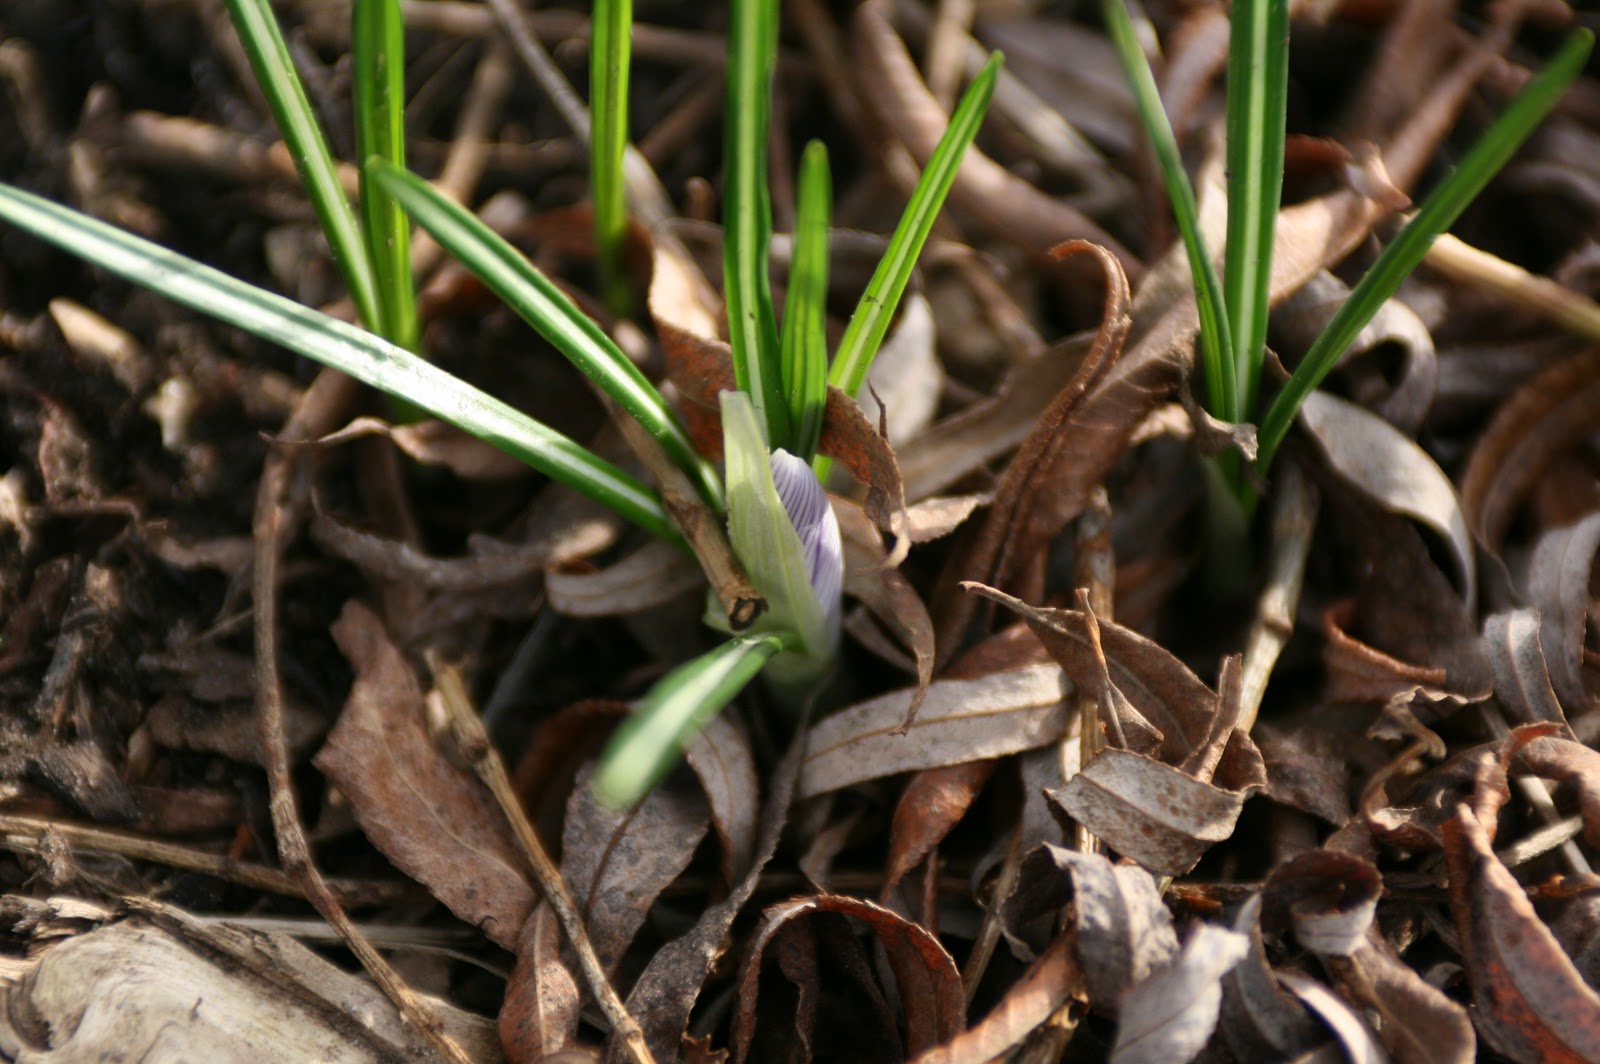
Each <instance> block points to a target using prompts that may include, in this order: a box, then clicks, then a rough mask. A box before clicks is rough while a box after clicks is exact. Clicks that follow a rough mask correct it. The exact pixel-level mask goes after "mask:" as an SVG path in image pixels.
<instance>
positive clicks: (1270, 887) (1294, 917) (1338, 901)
mask: <svg viewBox="0 0 1600 1064" xmlns="http://www.w3.org/2000/svg"><path fill="white" fill-rule="evenodd" d="M1382 893H1383V877H1381V876H1380V875H1378V870H1377V868H1375V867H1373V865H1372V863H1371V862H1370V861H1367V860H1365V859H1363V858H1360V857H1357V856H1355V855H1354V854H1349V853H1340V852H1338V851H1335V850H1308V851H1306V852H1305V853H1302V854H1300V855H1298V856H1296V857H1293V858H1290V859H1289V860H1288V861H1285V862H1284V863H1283V864H1281V865H1279V866H1278V867H1277V868H1275V869H1273V870H1272V874H1271V875H1270V876H1268V877H1267V881H1266V884H1265V885H1264V886H1263V887H1262V896H1263V903H1262V921H1263V924H1264V926H1266V927H1268V928H1271V927H1272V925H1273V924H1275V923H1278V922H1286V923H1287V924H1288V925H1289V927H1290V929H1292V930H1293V932H1294V937H1295V939H1296V940H1297V941H1299V943H1300V945H1302V946H1304V947H1305V948H1306V949H1308V950H1310V951H1311V952H1312V953H1315V954H1317V955H1318V956H1329V955H1332V956H1340V957H1342V956H1347V955H1349V954H1351V953H1353V952H1355V951H1356V949H1358V948H1359V947H1360V946H1361V944H1362V943H1363V942H1365V941H1366V937H1367V929H1368V928H1369V927H1371V926H1372V918H1373V915H1374V914H1375V913H1376V912H1377V908H1378V898H1379V896H1380V895H1381V894H1382Z"/></svg>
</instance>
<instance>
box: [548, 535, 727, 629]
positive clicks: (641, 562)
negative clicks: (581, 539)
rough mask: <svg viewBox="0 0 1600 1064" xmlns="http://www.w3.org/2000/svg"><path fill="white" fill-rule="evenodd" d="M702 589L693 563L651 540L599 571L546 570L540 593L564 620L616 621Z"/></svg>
mask: <svg viewBox="0 0 1600 1064" xmlns="http://www.w3.org/2000/svg"><path fill="white" fill-rule="evenodd" d="M704 585H705V575H704V574H703V573H701V571H700V567H699V566H697V565H696V564H695V563H694V559H692V558H690V557H689V556H688V555H687V554H684V553H683V551H681V550H679V549H678V548H677V547H674V546H673V545H671V544H669V543H666V542H665V541H663V540H659V539H652V540H650V541H649V542H647V543H646V544H645V545H644V546H642V547H640V548H639V549H638V550H636V551H634V552H633V553H631V554H629V555H627V556H626V557H625V558H622V559H621V560H620V561H618V562H616V563H615V564H612V565H607V566H605V567H603V568H601V569H596V570H592V571H588V572H573V571H568V570H564V569H552V570H550V572H549V573H548V574H546V576H545V582H544V590H545V595H546V596H547V598H548V599H549V602H550V607H551V608H552V609H554V610H555V611H556V612H557V613H563V614H566V615H567V616H568V617H619V616H623V615H626V614H631V613H643V612H644V611H645V610H648V609H653V608H654V607H657V606H663V605H665V604H667V603H668V602H671V601H672V600H674V599H676V598H678V597H680V596H682V595H686V594H688V593H689V592H691V591H694V590H695V589H697V588H700V587H703V586H704Z"/></svg>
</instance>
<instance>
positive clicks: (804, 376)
mask: <svg viewBox="0 0 1600 1064" xmlns="http://www.w3.org/2000/svg"><path fill="white" fill-rule="evenodd" d="M799 185H800V192H799V196H798V199H799V207H798V210H797V211H796V216H795V225H794V260H793V264H792V265H791V266H790V268H789V294H788V297H787V298H786V299H785V301H784V304H783V342H782V351H783V386H784V390H785V391H786V392H787V393H788V395H789V410H790V413H791V415H792V417H793V424H794V453H795V454H797V455H799V456H800V457H801V458H803V459H805V460H806V461H808V462H809V461H811V456H812V455H814V454H816V451H817V440H818V438H819V437H821V435H822V411H823V408H824V407H825V406H826V405H827V401H828V334H827V316H828V223H829V220H830V218H831V216H832V214H833V181H832V178H831V177H830V175H829V173H828V149H827V148H826V147H825V146H824V145H823V143H822V142H821V141H818V140H814V141H812V142H811V143H810V144H807V145H806V150H805V154H804V155H802V156H801V157H800V182H799Z"/></svg>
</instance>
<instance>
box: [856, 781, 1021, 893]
mask: <svg viewBox="0 0 1600 1064" xmlns="http://www.w3.org/2000/svg"><path fill="white" fill-rule="evenodd" d="M994 766H995V763H994V762H993V761H968V762H966V763H964V764H958V765H943V766H941V767H939V768H930V769H925V770H924V771H922V772H919V773H917V774H916V775H915V776H913V777H911V782H910V783H908V784H907V785H906V789H905V790H904V791H902V792H901V793H900V800H899V801H897V802H896V803H895V807H894V817H893V819H892V820H891V821H890V824H889V856H888V859H887V861H886V862H885V864H884V870H883V889H882V893H881V896H882V897H883V898H884V899H885V900H887V899H888V898H889V897H890V895H891V894H892V893H893V891H894V889H895V887H897V886H899V885H900V881H901V880H902V879H904V878H905V877H906V874H907V873H908V872H910V871H911V870H912V869H913V868H915V867H916V866H917V865H918V864H920V863H921V862H922V860H923V858H925V857H927V856H928V854H930V853H932V852H933V849H934V847H936V846H938V845H939V842H940V841H941V840H942V839H943V838H944V837H945V836H946V835H948V834H949V833H950V831H951V829H952V828H954V827H955V826H956V824H958V823H959V822H960V821H961V818H962V817H963V816H965V815H966V813H967V809H968V807H970V806H971V805H972V803H973V801H974V800H975V799H976V798H977V796H978V792H979V791H981V790H983V785H984V784H985V783H988V782H989V777H990V776H992V775H994Z"/></svg>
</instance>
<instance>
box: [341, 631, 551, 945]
mask: <svg viewBox="0 0 1600 1064" xmlns="http://www.w3.org/2000/svg"><path fill="white" fill-rule="evenodd" d="M333 637H334V639H335V640H336V641H337V642H338V644H339V649H340V650H341V651H343V652H344V655H345V657H346V658H348V659H349V660H350V664H351V665H352V666H353V667H354V668H355V670H356V679H355V683H354V684H353V685H352V686H351V688H350V695H349V698H348V699H347V700H346V701H345V706H344V712H343V713H341V714H340V716H339V723H338V724H337V725H336V726H335V727H334V729H333V732H332V733H331V734H330V735H329V736H328V742H327V745H325V746H324V747H323V748H322V750H321V752H320V753H318V754H317V756H316V759H315V764H316V766H317V768H318V769H319V770H320V771H321V772H322V773H323V775H325V776H327V777H328V780H329V782H330V783H332V784H333V785H334V786H336V787H338V788H339V790H340V791H341V792H342V793H343V794H344V795H345V797H346V798H348V799H349V801H350V805H351V808H352V809H353V810H354V811H355V815H356V820H357V821H358V822H359V823H360V824H361V828H362V831H364V832H365V833H366V836H367V838H368V839H370V840H371V841H372V844H373V845H374V846H376V847H377V848H378V849H379V850H380V851H382V853H383V855H384V856H385V857H387V858H388V859H389V860H390V861H391V862H393V864H394V865H395V867H396V868H399V869H400V870H401V871H402V872H405V873H406V874H407V875H409V876H411V877H412V878H413V879H415V880H416V881H417V882H419V883H421V884H422V885H423V886H425V887H427V888H428V891H429V893H431V894H432V895H433V896H434V897H436V898H438V899H439V900H440V901H441V902H443V903H444V904H445V905H446V906H447V907H448V908H449V909H450V911H451V912H453V913H455V914H456V915H457V916H459V917H460V918H461V919H462V920H465V921H466V922H467V923H469V924H472V925H473V926H474V927H478V928H480V929H482V931H483V933H484V934H486V935H488V936H489V937H490V938H491V939H493V940H494V941H495V942H496V943H498V944H499V945H501V946H503V947H505V948H506V949H509V950H515V949H516V946H517V942H518V939H519V937H520V935H521V932H522V928H523V926H524V925H525V924H526V923H527V922H528V917H529V914H530V913H531V912H532V910H533V903H534V900H535V895H534V889H533V887H532V886H531V885H530V884H529V882H528V879H527V876H526V872H525V864H524V861H523V858H522V856H521V852H520V851H519V850H518V848H517V844H516V841H515V839H514V838H513V837H512V834H511V828H510V826H509V825H508V824H507V823H506V821H505V817H504V815H503V814H502V813H501V812H500V808H499V807H498V806H497V805H496V804H495V802H494V799H493V798H491V797H490V795H489V792H488V791H487V790H486V789H484V787H483V785H482V784H481V783H479V782H478V780H477V778H476V777H475V776H473V775H472V774H471V773H469V772H467V771H466V770H464V769H461V768H457V767H456V766H455V765H454V764H452V763H451V762H450V761H448V760H447V759H446V758H445V757H444V755H443V754H441V753H440V752H439V750H438V749H437V747H435V746H434V744H433V741H432V740H431V739H430V738H429V736H428V732H427V727H426V724H425V722H424V718H423V713H424V710H423V699H422V688H421V686H420V685H419V684H418V683H417V677H416V674H415V673H413V672H412V671H411V667H410V666H409V665H407V664H406V661H405V659H404V658H403V657H401V655H400V651H399V650H398V649H396V647H395V645H394V644H393V643H392V642H390V640H389V636H388V634H387V633H385V632H384V630H383V623H382V622H381V621H379V620H378V618H377V616H376V615H375V614H373V612H372V611H371V610H369V609H367V607H365V606H363V605H361V604H360V603H358V602H354V601H352V602H349V603H347V604H346V605H345V608H344V612H343V613H342V614H340V616H339V620H338V621H336V622H335V623H334V625H333Z"/></svg>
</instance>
